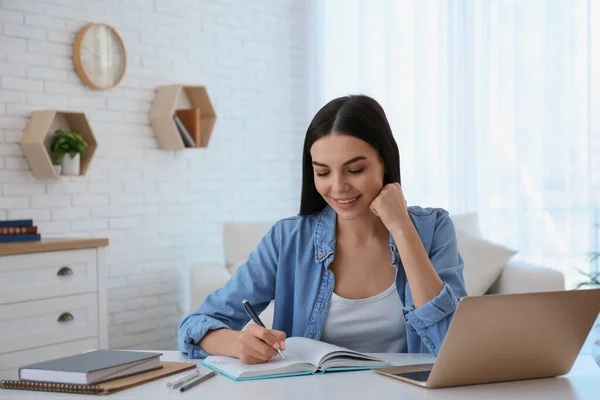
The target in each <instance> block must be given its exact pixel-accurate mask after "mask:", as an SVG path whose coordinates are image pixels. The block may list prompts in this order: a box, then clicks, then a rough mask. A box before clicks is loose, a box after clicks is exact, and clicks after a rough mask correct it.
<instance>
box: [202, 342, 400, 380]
mask: <svg viewBox="0 0 600 400" xmlns="http://www.w3.org/2000/svg"><path fill="white" fill-rule="evenodd" d="M284 354H285V357H286V360H284V359H283V358H281V356H279V355H277V356H275V357H273V358H271V359H270V360H269V361H267V362H266V363H264V364H244V363H242V362H241V361H240V360H239V359H237V358H231V357H222V356H209V357H206V358H205V359H204V361H202V364H203V365H204V366H206V367H208V368H211V369H214V370H217V371H218V372H220V373H221V374H223V375H225V376H227V377H228V378H230V379H233V380H235V381H244V380H251V379H267V378H280V377H284V376H294V375H308V374H314V373H320V372H326V371H350V370H359V369H371V368H381V367H389V366H390V365H391V364H389V363H387V362H385V361H383V360H380V359H378V358H375V357H371V356H369V355H366V354H362V353H359V352H356V351H352V350H349V349H346V348H344V347H339V346H335V345H332V344H329V343H325V342H320V341H317V340H313V339H307V338H302V337H292V338H288V339H286V341H285V351H284Z"/></svg>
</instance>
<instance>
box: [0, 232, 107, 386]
mask: <svg viewBox="0 0 600 400" xmlns="http://www.w3.org/2000/svg"><path fill="white" fill-rule="evenodd" d="M107 245H108V240H107V239H44V240H42V241H41V242H23V243H3V244H0V379H17V377H18V376H17V373H18V368H19V367H20V366H23V365H26V364H30V363H35V362H39V361H44V360H48V359H51V358H56V357H63V356H69V355H73V354H78V353H81V352H83V351H87V350H92V349H97V348H108V334H107V310H106V262H105V247H106V246H107Z"/></svg>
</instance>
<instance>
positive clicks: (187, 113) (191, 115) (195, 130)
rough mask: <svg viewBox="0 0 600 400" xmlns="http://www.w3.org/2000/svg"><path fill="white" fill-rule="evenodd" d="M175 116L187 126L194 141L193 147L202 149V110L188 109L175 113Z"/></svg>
mask: <svg viewBox="0 0 600 400" xmlns="http://www.w3.org/2000/svg"><path fill="white" fill-rule="evenodd" d="M175 115H176V116H178V117H179V120H180V121H181V122H182V123H183V125H184V126H185V128H186V130H187V132H188V133H189V134H190V135H191V137H192V138H193V141H194V146H193V147H200V145H201V143H202V142H201V138H200V109H199V108H188V109H181V110H177V111H175Z"/></svg>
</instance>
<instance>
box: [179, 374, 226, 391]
mask: <svg viewBox="0 0 600 400" xmlns="http://www.w3.org/2000/svg"><path fill="white" fill-rule="evenodd" d="M215 375H217V371H210V372H209V373H208V374H206V375H202V376H199V377H197V378H194V379H193V380H191V381H189V382H186V383H185V385H183V386H182V387H180V388H179V391H180V392H185V391H186V390H190V389H191V388H193V387H194V386H196V385H198V384H200V383H202V382H204V381H206V380H208V379H210V378H212V377H213V376H215Z"/></svg>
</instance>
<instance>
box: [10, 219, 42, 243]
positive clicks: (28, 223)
mask: <svg viewBox="0 0 600 400" xmlns="http://www.w3.org/2000/svg"><path fill="white" fill-rule="evenodd" d="M41 239H42V236H41V235H40V234H39V233H38V227H37V225H33V220H31V219H15V220H6V221H0V243H7V242H31V241H36V240H41Z"/></svg>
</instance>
